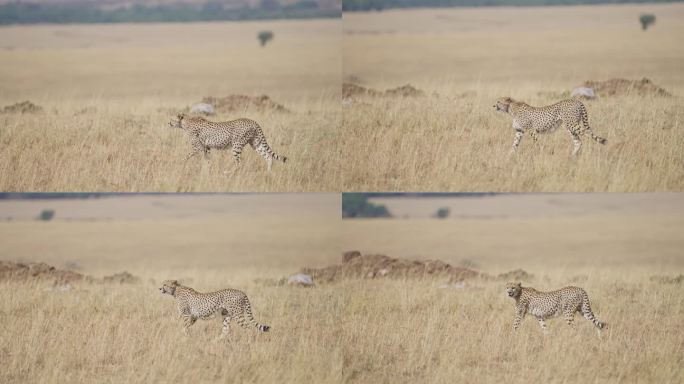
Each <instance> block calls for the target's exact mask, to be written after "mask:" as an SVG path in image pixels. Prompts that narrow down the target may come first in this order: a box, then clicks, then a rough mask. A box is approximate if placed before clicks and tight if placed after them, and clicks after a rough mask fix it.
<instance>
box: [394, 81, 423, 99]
mask: <svg viewBox="0 0 684 384" xmlns="http://www.w3.org/2000/svg"><path fill="white" fill-rule="evenodd" d="M385 96H400V97H419V96H425V92H423V91H421V90H420V89H418V88H416V87H414V86H413V85H411V84H405V85H402V86H401V87H397V88H392V89H388V90H386V91H385Z"/></svg>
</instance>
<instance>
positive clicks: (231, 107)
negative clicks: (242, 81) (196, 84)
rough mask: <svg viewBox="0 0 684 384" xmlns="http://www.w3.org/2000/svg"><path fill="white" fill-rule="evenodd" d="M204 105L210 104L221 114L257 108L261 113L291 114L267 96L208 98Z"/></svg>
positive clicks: (204, 100) (204, 99)
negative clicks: (269, 111) (267, 111)
mask: <svg viewBox="0 0 684 384" xmlns="http://www.w3.org/2000/svg"><path fill="white" fill-rule="evenodd" d="M202 103H206V104H210V105H211V106H213V107H214V109H216V110H217V111H219V112H233V111H241V110H245V109H247V108H256V109H257V110H260V111H266V110H272V111H278V112H289V110H288V109H287V108H285V106H283V105H282V104H279V103H276V102H275V101H273V99H271V98H270V97H268V96H267V95H261V96H247V95H228V96H224V97H216V96H206V97H205V98H203V99H202Z"/></svg>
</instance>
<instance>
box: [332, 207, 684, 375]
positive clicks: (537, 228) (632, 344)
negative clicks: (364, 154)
mask: <svg viewBox="0 0 684 384" xmlns="http://www.w3.org/2000/svg"><path fill="white" fill-rule="evenodd" d="M371 201H372V202H373V203H376V204H383V205H385V206H386V207H387V209H388V210H389V211H390V212H391V213H395V214H396V215H397V218H394V219H345V220H344V221H343V223H342V232H343V241H342V245H343V247H344V248H345V249H358V250H360V251H361V252H362V253H364V254H384V255H389V256H392V257H396V258H402V259H406V260H441V261H443V262H446V263H449V264H450V265H452V266H454V267H461V268H469V269H473V270H475V271H478V272H484V273H486V274H488V275H490V276H498V275H500V274H504V273H508V272H511V271H515V272H514V273H512V274H511V276H506V277H497V278H494V279H477V278H475V279H468V280H465V281H452V282H449V281H448V279H446V278H443V277H438V278H435V277H427V278H424V279H382V278H378V277H376V278H373V279H364V280H362V281H361V282H354V283H351V282H349V283H347V284H346V285H345V288H346V290H345V291H344V295H346V296H347V297H348V299H347V300H346V301H345V302H346V308H348V311H347V312H346V315H345V319H344V320H345V324H348V326H347V327H348V328H350V330H348V331H347V332H348V334H349V335H351V336H352V339H351V342H348V343H346V344H347V345H349V347H348V349H349V351H350V352H349V355H350V356H353V357H350V360H349V363H348V365H346V366H345V372H347V374H348V375H346V376H345V377H352V378H354V380H352V381H353V382H359V383H363V382H370V381H372V382H393V383H394V382H398V383H415V382H431V383H454V382H478V383H501V382H507V383H531V382H544V383H567V382H583V383H679V382H681V381H682V379H683V378H684V368H682V367H683V366H684V364H683V363H684V357H683V356H684V354H682V352H683V350H682V348H683V346H684V335H683V334H682V332H681V329H682V327H684V298H683V297H682V289H683V284H684V255H683V254H682V249H684V239H683V238H682V236H681V233H682V231H683V230H684V218H683V217H684V216H683V215H682V214H683V212H682V210H683V209H684V201H683V199H682V196H681V195H680V194H675V195H668V194H637V195H631V194H576V195H573V194H533V195H527V194H523V195H517V194H514V195H499V196H490V197H481V198H475V197H467V198H410V199H404V198H390V197H388V198H373V199H372V200H371ZM411 206H413V208H411ZM441 207H450V211H451V214H450V215H449V217H448V218H446V219H441V220H440V219H436V218H430V217H429V216H430V215H433V214H434V212H435V211H437V209H439V208H441ZM665 207H669V208H665ZM459 208H463V209H462V211H463V214H461V213H460V212H461V209H459ZM403 217H405V218H403ZM388 275H391V274H388ZM376 276H377V275H376ZM515 279H522V284H523V286H527V287H534V288H536V289H538V290H542V291H551V290H554V289H558V288H561V287H563V286H566V285H574V286H579V287H582V288H584V289H585V290H586V291H587V293H588V294H589V299H590V300H591V305H592V309H593V311H594V314H595V315H596V316H597V317H598V318H599V319H601V320H602V321H605V322H607V323H608V328H607V329H606V330H604V331H603V332H602V333H601V334H600V335H598V332H597V331H596V329H595V328H594V327H593V326H592V325H591V323H589V322H588V321H587V320H585V319H584V318H582V317H581V316H579V315H576V316H575V325H574V329H573V328H570V327H568V326H567V325H566V324H565V322H564V321H563V319H562V318H555V319H552V320H549V321H547V326H548V328H549V334H544V333H543V332H542V330H541V329H540V327H539V325H538V324H537V321H536V320H535V319H534V317H532V316H530V315H528V316H527V317H526V318H525V320H524V321H523V323H522V326H521V328H520V329H519V330H518V331H517V332H516V333H513V332H512V322H513V318H514V314H515V309H514V308H515V302H514V300H512V299H511V298H509V297H508V296H507V295H506V291H505V289H504V285H505V284H506V283H507V282H508V281H509V280H515ZM347 327H345V329H346V328H347Z"/></svg>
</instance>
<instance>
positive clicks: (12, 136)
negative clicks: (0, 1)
mask: <svg viewBox="0 0 684 384" xmlns="http://www.w3.org/2000/svg"><path fill="white" fill-rule="evenodd" d="M261 30H271V31H273V32H274V34H275V38H274V39H273V41H272V42H270V43H269V44H268V45H267V46H266V47H265V48H261V47H259V43H258V40H257V33H258V32H259V31H261ZM340 40H341V37H340V20H339V19H337V20H334V19H330V20H311V21H263V22H235V23H193V24H150V25H140V24H136V25H88V26H84V25H67V26H52V25H50V26H48V25H45V26H13V27H3V28H0V61H1V62H2V63H3V65H2V66H1V67H0V109H2V107H3V106H6V105H11V104H14V103H17V102H21V101H24V100H29V101H31V102H32V103H34V104H37V105H39V106H41V107H43V109H44V112H43V113H37V114H17V113H0V142H1V143H2V146H3V150H2V151H1V152H0V190H2V191H107V192H109V191H169V192H177V191H337V190H339V186H338V180H340V179H341V177H340V176H339V175H340V173H341V170H340V169H339V166H338V163H337V160H336V157H335V156H330V154H331V152H334V150H332V149H331V148H332V147H333V146H334V144H335V143H336V142H337V138H338V137H339V135H340V121H341V108H340V103H339V100H340V73H341V60H342V59H341V52H340V44H341V43H340ZM232 94H245V95H248V96H258V95H262V94H265V95H268V96H269V97H271V98H272V99H273V100H274V101H276V102H278V103H281V104H283V105H284V106H285V107H286V108H287V109H289V110H290V111H291V113H281V112H277V111H274V110H257V109H256V108H252V107H248V108H245V109H244V110H241V111H235V112H230V113H227V112H223V113H219V114H217V115H216V116H213V117H212V119H215V120H230V119H235V118H238V117H249V118H252V119H254V120H256V121H258V122H259V123H260V124H261V125H262V127H263V129H264V133H265V134H266V136H267V139H268V141H269V143H270V145H271V147H272V148H273V149H274V150H275V151H276V152H278V153H282V154H284V155H286V156H288V158H289V163H288V164H285V165H283V164H276V166H274V171H273V172H272V173H270V174H268V173H267V172H266V166H265V162H264V161H263V159H261V158H260V157H258V156H257V155H256V153H255V152H254V151H252V150H251V149H249V148H248V149H247V150H245V152H244V156H243V160H244V161H243V167H241V169H240V170H239V171H238V172H236V173H234V174H231V175H229V176H225V175H224V173H223V171H225V170H229V171H230V170H232V169H233V160H232V158H231V156H230V153H227V152H225V151H221V152H218V153H217V152H215V153H213V154H212V160H211V163H210V165H207V164H205V163H204V162H203V161H201V160H200V159H199V158H194V159H192V160H190V161H189V162H187V163H185V162H184V161H183V160H184V157H185V155H186V154H187V152H188V151H189V145H188V144H187V139H186V138H185V135H184V134H183V133H182V132H180V131H178V130H172V129H170V128H169V127H168V125H167V124H168V122H169V120H170V119H171V117H172V116H175V115H176V113H177V112H178V111H181V110H183V109H185V108H187V107H188V106H190V105H192V104H194V103H197V102H199V101H200V100H201V99H202V98H203V97H205V96H217V97H221V96H228V95H232ZM278 165H280V166H278Z"/></svg>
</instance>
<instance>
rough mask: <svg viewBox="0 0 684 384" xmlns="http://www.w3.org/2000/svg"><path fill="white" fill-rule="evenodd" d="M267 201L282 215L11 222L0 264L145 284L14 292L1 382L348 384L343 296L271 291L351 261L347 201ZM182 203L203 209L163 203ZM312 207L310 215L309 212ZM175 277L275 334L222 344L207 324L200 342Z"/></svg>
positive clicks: (2, 343)
mask: <svg viewBox="0 0 684 384" xmlns="http://www.w3.org/2000/svg"><path fill="white" fill-rule="evenodd" d="M256 197H258V198H259V199H262V201H263V202H264V203H265V205H267V206H275V205H276V204H278V205H279V207H280V208H273V209H271V210H270V212H265V211H264V210H263V209H262V208H261V207H260V206H259V204H255V203H254V201H252V202H250V199H249V198H245V197H244V196H236V197H234V199H235V200H234V201H233V202H232V203H233V204H241V205H242V208H241V209H238V210H229V211H228V212H227V213H226V214H225V215H224V216H223V217H215V214H214V215H213V216H210V217H201V215H195V216H193V217H191V218H189V219H179V218H169V217H166V218H155V219H137V220H122V219H111V220H93V221H87V222H84V221H60V220H59V211H57V215H56V218H55V219H54V220H53V221H51V222H47V223H46V222H35V221H31V222H28V221H21V222H20V221H15V222H3V223H0V227H1V229H0V242H2V244H3V247H2V248H3V249H2V250H1V251H0V259H3V260H40V261H46V262H48V263H50V264H52V265H55V266H57V267H60V268H64V266H65V265H67V266H70V267H72V268H73V267H76V268H79V269H78V271H79V272H81V273H86V274H89V275H93V276H97V277H99V276H102V275H106V274H111V273H113V272H120V271H122V270H128V271H129V272H132V273H133V274H135V275H136V276H140V277H141V278H142V283H141V284H139V285H130V286H129V285H106V284H105V285H99V284H92V285H88V284H84V285H78V286H77V287H76V288H77V289H76V290H73V291H69V292H63V293H61V292H55V291H49V290H48V291H46V290H45V289H46V288H49V284H47V285H46V284H42V283H21V282H7V281H1V282H0V289H2V292H4V293H3V294H0V308H2V311H0V321H2V323H3V331H2V332H0V361H1V364H2V367H3V369H2V370H0V382H3V383H22V382H44V383H50V382H54V383H63V382H143V383H149V382H191V381H192V382H214V381H226V380H234V381H236V382H262V383H263V382H298V383H301V382H339V381H340V377H341V375H342V362H343V359H342V357H341V349H342V342H341V340H340V337H341V331H340V329H339V313H340V312H341V310H342V308H343V307H344V305H343V300H346V298H345V297H344V296H342V295H338V294H337V287H320V288H317V289H316V290H305V289H296V288H289V287H287V286H285V287H282V286H275V285H274V284H272V283H271V282H272V281H274V280H275V279H279V278H281V277H282V276H286V275H287V274H288V273H290V272H292V271H296V270H297V269H298V268H299V267H301V266H303V265H325V264H328V263H330V262H331V261H333V260H335V259H336V258H337V257H338V254H339V243H338V241H337V235H338V229H337V225H338V224H339V204H340V200H339V196H338V195H303V194H299V195H285V196H282V195H260V196H254V197H252V198H256ZM181 198H182V199H184V200H185V202H182V203H181V204H180V206H182V207H186V206H188V205H189V204H191V203H192V202H193V200H196V199H197V197H195V196H183V197H179V196H165V197H164V196H162V197H156V199H157V201H158V202H159V203H160V204H166V205H167V206H168V207H175V208H177V207H178V204H177V202H178V200H177V199H181ZM127 199H130V198H127ZM143 199H147V197H143ZM42 203H44V202H36V204H35V205H36V206H41V204H42ZM91 203H92V202H91ZM96 203H97V201H96ZM228 203H230V202H228ZM305 203H309V204H310V210H309V211H308V212H307V211H302V210H301V209H300V210H299V212H295V211H296V210H297V209H295V208H293V207H298V206H300V205H302V204H305ZM83 204H86V202H84V203H83ZM102 204H105V205H107V204H108V203H107V202H106V201H105V202H102ZM200 205H201V204H200ZM134 207H135V209H141V208H140V207H139V206H138V205H134ZM1 209H2V207H0V210H1ZM118 209H126V208H125V207H122V206H119V207H118ZM129 209H130V207H129ZM95 211H97V210H96V209H95ZM264 234H268V235H264ZM167 278H179V279H183V280H185V281H186V282H188V283H189V285H190V286H193V287H195V288H197V289H198V290H201V291H210V290H216V289H220V288H225V287H234V288H240V289H242V290H244V291H245V292H246V293H247V294H248V295H249V297H250V300H251V302H252V305H253V309H254V315H255V316H256V318H257V319H258V320H259V321H261V322H263V323H266V324H269V325H271V326H272V327H273V328H272V332H269V333H267V334H258V335H257V334H254V333H252V332H249V331H248V330H244V329H240V328H239V327H237V326H234V327H233V333H232V338H231V340H229V341H226V342H225V343H213V340H214V339H215V338H216V336H218V335H219V334H220V328H221V324H220V321H218V320H216V321H202V322H198V323H197V324H196V325H195V326H194V327H193V328H192V329H191V335H192V336H193V337H192V338H185V337H183V336H182V334H181V332H180V321H179V320H178V319H177V318H176V312H175V311H176V309H175V305H174V303H173V300H172V298H171V297H169V296H162V295H161V294H160V293H159V291H158V283H159V282H160V281H161V280H163V279H167ZM10 292H11V294H10Z"/></svg>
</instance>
